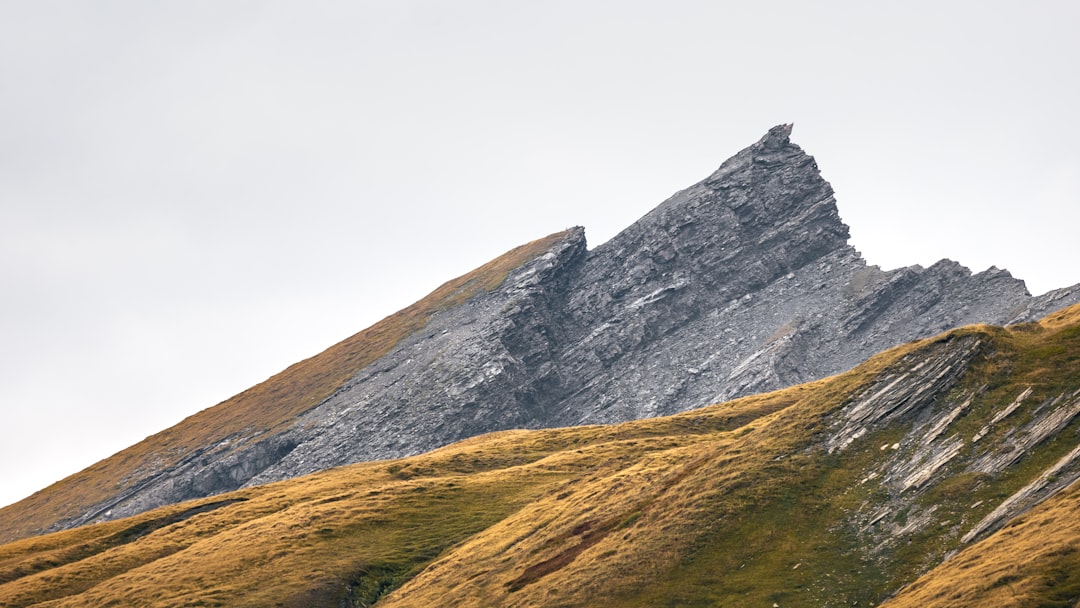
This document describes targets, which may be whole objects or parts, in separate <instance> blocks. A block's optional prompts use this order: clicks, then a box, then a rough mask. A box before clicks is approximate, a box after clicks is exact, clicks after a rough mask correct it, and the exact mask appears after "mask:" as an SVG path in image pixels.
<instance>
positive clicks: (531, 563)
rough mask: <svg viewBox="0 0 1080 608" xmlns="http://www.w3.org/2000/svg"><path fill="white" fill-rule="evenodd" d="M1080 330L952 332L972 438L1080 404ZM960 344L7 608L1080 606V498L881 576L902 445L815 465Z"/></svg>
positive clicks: (994, 488)
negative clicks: (875, 482)
mask: <svg viewBox="0 0 1080 608" xmlns="http://www.w3.org/2000/svg"><path fill="white" fill-rule="evenodd" d="M1077 327H1080V325H1075V324H1074V325H1070V324H1061V325H1054V326H1046V327H1044V326H1041V325H1035V326H1025V327H1017V328H1011V329H1005V330H1003V329H1000V328H991V327H973V328H966V329H963V330H959V331H957V332H954V333H953V336H956V335H964V334H977V335H979V336H980V337H981V338H982V339H983V340H984V341H985V342H986V343H987V345H988V346H987V348H985V349H983V351H982V354H981V355H980V356H981V357H982V358H981V359H980V360H979V361H976V362H974V363H973V364H972V366H971V367H970V371H969V375H970V377H969V378H965V380H964V381H963V383H962V384H963V386H961V387H959V389H958V390H968V388H969V387H970V385H977V386H983V385H986V386H989V385H990V384H991V381H993V382H994V383H996V384H995V385H994V387H991V388H987V390H986V399H989V400H991V401H993V402H992V403H984V404H980V405H979V406H973V408H972V411H971V413H970V414H969V415H968V417H977V416H980V415H983V413H986V412H991V411H992V410H993V409H994V408H995V407H999V406H1000V405H1001V403H1002V402H1004V403H1007V400H1008V399H1012V398H1013V397H1014V396H1015V395H1016V393H1017V392H1018V387H1020V386H1028V385H1030V384H1031V383H1032V382H1036V383H1038V382H1044V383H1045V384H1041V385H1039V387H1038V391H1042V392H1043V393H1046V391H1056V390H1060V389H1061V388H1062V387H1064V386H1071V387H1072V389H1070V390H1075V389H1076V388H1077V387H1080V371H1078V369H1077V368H1078V367H1080V366H1078V364H1077V363H1076V356H1077V354H1080V344H1078V343H1077V341H1078V340H1080V338H1077V335H1078V331H1077ZM945 340H947V338H938V339H935V340H925V341H921V342H915V343H911V344H906V345H903V346H901V347H898V348H896V349H893V350H891V351H888V352H886V353H883V354H881V355H879V356H877V357H874V358H873V359H871V360H870V361H868V362H867V363H865V364H863V365H862V366H860V367H858V368H856V369H855V370H852V371H851V372H848V373H846V374H842V375H839V376H835V377H832V378H827V379H824V380H821V381H818V382H814V383H810V384H806V385H801V386H797V387H793V388H790V389H785V390H783V391H777V392H774V393H769V394H765V395H757V396H753V397H747V398H744V399H739V400H735V401H732V402H729V403H724V404H718V405H714V406H710V407H707V408H703V409H700V410H696V411H692V412H687V413H685V414H680V415H677V416H671V417H666V418H659V419H652V420H641V421H635V422H629V423H624V424H619V425H611V426H588V427H576V428H568V429H550V430H541V431H506V432H501V433H495V434H491V435H486V436H482V437H476V438H473V439H469V440H466V441H463V442H460V443H457V444H454V445H451V446H447V447H445V448H442V449H439V450H435V451H433V452H430V453H428V454H424V455H420V456H416V457H412V458H407V459H402V460H397V461H391V462H374V463H361V464H356V465H351V466H348V467H342V468H339V469H334V470H330V471H324V472H322V473H318V474H315V475H311V476H307V477H303V478H298V479H294V480H289V481H285V482H280V483H276V484H270V485H266V486H262V487H258V488H250V489H246V490H243V491H238V492H233V493H229V494H225V495H222V496H218V497H215V498H212V499H204V500H201V501H194V502H191V503H186V504H181V505H174V506H170V507H166V508H162V509H157V510H154V511H151V512H148V513H144V514H142V515H139V516H137V517H134V518H129V519H125V520H121V521H115V522H109V523H105V524H98V525H94V526H87V527H84V528H79V529H76V530H70V531H67V532H62V533H58V534H53V535H47V536H42V537H37V538H29V539H24V540H21V541H17V542H15V543H11V544H8V545H3V546H0V606H5V607H7V606H12V607H14V606H30V605H37V606H50V607H56V606H87V605H91V606H149V607H166V606H168V607H173V606H334V607H336V606H340V605H343V604H342V603H343V602H344V603H345V605H352V606H370V605H372V604H375V603H376V602H377V605H378V606H380V607H382V606H385V607H413V606H440V605H453V606H462V607H469V606H472V607H493V606H582V607H584V606H597V605H604V606H619V607H627V608H629V607H645V606H649V607H654V606H715V605H723V606H763V605H764V606H771V605H773V604H774V603H776V604H778V605H780V606H784V607H785V608H788V607H791V606H815V607H816V606H829V605H845V606H850V605H853V602H858V605H860V606H863V605H870V604H871V603H874V604H877V603H880V602H881V601H882V599H883V598H885V597H886V596H887V595H888V594H889V593H890V592H892V591H895V590H896V589H898V588H899V587H901V586H902V585H905V584H908V585H909V586H908V587H907V588H906V589H905V590H904V591H903V592H902V593H901V594H900V595H899V596H898V597H897V598H896V599H895V600H894V602H896V603H895V604H894V605H896V606H907V605H920V606H921V605H950V606H952V605H956V606H982V605H999V604H1000V605H1017V606H1022V605H1023V606H1028V605H1030V606H1044V605H1045V606H1056V605H1069V604H1068V602H1070V601H1071V602H1073V603H1075V601H1076V600H1075V594H1076V593H1077V589H1078V588H1080V583H1078V581H1077V578H1076V576H1077V575H1076V573H1077V572H1078V571H1080V569H1078V566H1080V564H1078V561H1077V556H1078V555H1080V544H1078V543H1080V532H1077V531H1078V530H1080V507H1078V506H1077V505H1078V504H1080V502H1078V500H1077V499H1078V498H1080V489H1077V488H1073V489H1072V490H1071V491H1069V493H1068V494H1062V495H1061V496H1059V497H1058V498H1056V499H1054V500H1052V501H1050V502H1047V503H1046V504H1045V505H1044V506H1042V507H1040V508H1039V509H1037V510H1036V511H1033V512H1032V513H1031V514H1029V515H1028V516H1026V517H1024V518H1021V519H1019V520H1017V521H1015V522H1013V523H1012V524H1011V525H1009V526H1007V527H1006V528H1004V529H1002V530H1001V531H999V532H997V533H996V534H994V535H993V536H990V537H989V538H987V539H986V540H984V541H982V542H980V543H979V544H977V545H974V546H972V547H970V548H968V549H966V550H965V551H963V552H961V553H960V554H959V555H958V556H957V557H956V558H954V559H953V560H952V561H950V562H947V563H946V564H944V565H943V566H942V567H941V568H939V569H938V570H935V571H933V572H931V573H930V574H929V575H928V576H927V577H924V578H923V579H920V580H919V582H914V581H915V579H916V578H917V576H918V573H919V572H921V571H924V570H925V569H926V568H927V567H929V566H932V565H933V564H927V563H926V560H927V556H928V555H937V553H934V551H939V550H941V549H942V548H943V547H944V548H948V547H952V546H956V545H957V544H958V541H957V539H956V536H955V535H952V536H950V535H949V533H947V532H940V531H938V532H933V533H927V534H924V535H920V536H914V537H912V538H910V539H909V542H907V543H906V544H904V545H902V546H901V547H899V548H898V549H896V550H895V551H893V552H891V553H888V554H883V555H879V556H876V557H875V556H871V555H870V554H869V553H868V552H867V548H866V547H863V546H861V545H860V544H859V543H860V540H861V539H860V537H858V536H857V534H856V532H855V531H853V530H852V529H850V527H848V525H847V524H846V523H845V522H847V521H848V520H847V519H846V517H847V514H848V513H851V512H853V511H856V510H858V509H860V508H862V506H863V505H864V504H865V503H866V501H870V500H875V499H877V498H876V497H875V494H874V492H876V491H878V490H875V489H874V488H873V487H872V484H863V483H860V481H859V480H860V479H863V478H865V475H866V471H867V470H868V469H869V468H871V467H873V466H874V465H875V463H876V462H877V460H876V459H878V458H880V455H881V454H882V452H881V450H880V449H879V446H880V445H882V444H883V443H886V442H887V441H886V440H888V441H891V438H892V437H894V436H896V435H897V434H898V433H902V432H903V429H902V428H899V427H898V428H891V427H889V428H882V429H878V430H875V431H872V432H870V433H868V434H867V436H866V437H865V438H864V439H861V440H860V441H859V442H856V443H855V444H853V445H852V447H851V448H850V449H849V450H847V451H845V452H844V453H842V454H836V455H831V456H830V455H828V454H826V453H824V451H822V450H820V449H817V448H815V447H814V446H816V445H817V442H818V440H819V438H820V436H821V434H822V433H823V432H826V430H827V429H828V428H829V420H830V415H831V414H832V413H834V412H835V411H836V410H837V409H838V408H840V407H841V406H842V405H843V404H844V403H845V402H846V401H847V400H848V399H849V397H850V396H851V395H852V394H853V393H854V392H856V391H859V390H861V387H863V386H865V385H866V383H867V382H868V381H870V380H872V379H873V378H875V377H877V376H878V375H879V374H881V373H882V372H883V371H884V370H886V369H888V368H890V366H893V365H896V364H897V363H898V362H899V361H900V360H901V358H902V357H905V356H906V355H917V354H918V353H920V352H924V349H928V348H935V347H936V346H937V345H938V344H939V343H941V342H943V341H945ZM1042 369H1052V370H1056V371H1055V373H1054V374H1051V375H1049V376H1048V375H1045V374H1043V372H1042V371H1040V370H1042ZM1061 378H1065V380H1062V379H1061ZM1070 383H1071V384H1070ZM1003 400H1004V401H1003ZM980 408H981V409H980ZM980 412H982V413H980ZM960 423H963V424H975V425H977V424H978V421H976V420H967V421H965V420H961V422H959V423H958V424H960ZM1078 426H1080V424H1074V425H1073V426H1072V427H1069V428H1067V429H1066V431H1065V434H1066V437H1065V439H1063V440H1053V441H1047V442H1045V443H1044V444H1042V445H1041V446H1040V447H1039V453H1037V454H1033V455H1031V456H1030V457H1029V458H1028V459H1025V460H1024V461H1021V463H1019V464H1018V465H1017V467H1016V472H1013V473H1010V474H1008V475H1003V476H1001V478H1000V479H980V480H979V483H980V484H981V488H980V489H979V490H978V491H977V492H976V494H977V495H978V496H985V497H988V498H990V497H997V500H998V501H1000V500H1001V498H1003V497H1004V496H1008V495H1009V494H1010V493H1011V492H1012V491H1014V489H1015V488H1016V487H1017V486H1018V484H1023V483H1025V481H1026V479H1029V478H1031V477H1032V476H1033V475H1037V474H1038V472H1039V471H1040V470H1042V469H1043V468H1045V467H1044V466H1043V464H1044V463H1045V461H1047V460H1048V459H1051V460H1052V459H1054V458H1057V457H1058V456H1059V453H1060V451H1061V450H1062V449H1071V446H1070V445H1066V444H1068V438H1069V437H1074V436H1075V433H1076V429H1077V427H1078ZM965 432H966V431H965ZM957 479H958V480H959V481H958V482H957V484H953V485H948V484H946V485H947V487H943V488H942V489H941V490H940V491H938V492H936V493H933V494H931V493H928V494H927V495H926V496H927V497H928V498H934V499H935V500H939V501H941V509H942V510H943V511H944V510H949V509H954V508H956V506H957V505H962V506H963V508H965V509H967V508H968V505H970V504H971V502H972V501H973V500H974V498H972V497H971V496H969V495H968V493H969V490H970V484H968V482H969V481H971V480H970V479H968V478H964V477H958V478H957ZM953 486H956V487H953ZM957 488H959V489H957ZM954 503H955V504H954ZM991 506H992V505H990V504H987V508H989V507H991ZM1047 535H1049V536H1052V537H1053V538H1054V539H1055V540H1054V541H1053V542H1047V540H1046V538H1047ZM950 543H951V544H950ZM1017 556H1022V557H1021V558H1020V559H1017ZM1025 560H1026V561H1025ZM1020 562H1022V563H1020ZM913 582H914V584H912V583H913ZM1005 594H1009V595H1008V597H1006V595H1005ZM909 597H910V598H912V599H910V600H909V599H907V598H909ZM904 602H907V603H904ZM935 602H937V603H935ZM1062 602H1064V603H1062Z"/></svg>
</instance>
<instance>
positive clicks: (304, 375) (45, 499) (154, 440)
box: [0, 232, 567, 542]
mask: <svg viewBox="0 0 1080 608" xmlns="http://www.w3.org/2000/svg"><path fill="white" fill-rule="evenodd" d="M566 235H567V232H560V233H556V234H552V235H550V236H548V237H545V238H543V239H538V240H536V241H533V242H531V243H527V244H525V245H522V246H520V247H517V248H515V249H513V250H511V251H509V252H507V253H505V254H503V255H502V256H500V257H498V258H496V259H494V260H492V261H491V262H488V263H487V264H485V265H483V266H481V267H480V268H477V269H476V270H474V271H472V272H470V273H468V274H466V275H463V276H461V277H458V278H456V279H454V280H452V281H448V282H446V283H445V284H443V285H442V286H440V287H439V288H438V289H436V290H435V291H433V292H432V293H431V294H429V295H428V296H427V297H425V298H424V299H422V300H420V301H419V302H416V303H415V304H413V305H411V306H409V307H408V308H405V309H403V310H401V311H398V312H396V313H394V314H392V315H390V316H389V317H387V318H385V319H383V320H382V321H379V322H378V323H376V324H375V325H372V326H371V327H369V328H367V329H365V330H363V331H361V332H360V333H358V334H356V335H354V336H352V337H350V338H347V339H345V340H343V341H341V342H339V343H337V344H335V345H333V346H331V347H330V348H328V349H326V350H325V351H323V352H322V353H320V354H318V355H316V356H314V357H311V358H309V359H305V360H303V361H301V362H299V363H296V364H295V365H292V366H290V367H289V368H288V369H286V370H284V371H282V372H281V373H279V374H277V375H275V376H273V377H271V378H270V379H268V380H266V381H265V382H262V383H261V384H257V385H255V386H254V387H252V388H250V389H248V390H246V391H244V392H242V393H240V394H238V395H236V396H234V397H232V398H230V399H228V400H226V401H223V402H222V403H220V404H218V405H216V406H214V407H211V408H208V409H206V410H203V411H201V412H199V413H197V414H195V415H193V416H190V417H189V418H187V419H185V420H184V421H182V422H181V423H179V424H177V425H176V426H173V427H171V428H169V429H166V430H164V431H162V432H160V433H157V434H155V435H152V436H150V437H147V438H146V439H144V440H143V441H141V442H139V443H137V444H135V445H133V446H132V447H130V448H127V449H125V450H123V451H121V452H119V453H117V454H115V455H113V456H111V457H109V458H107V459H105V460H102V461H101V462H99V463H97V464H95V465H93V466H91V467H89V468H87V469H85V470H83V471H80V472H79V473H76V474H75V475H72V476H70V477H68V478H66V479H63V480H61V481H59V482H57V483H55V484H53V485H51V486H49V487H47V488H45V489H44V490H41V491H40V492H37V493H35V494H34V495H33V496H31V497H29V498H27V499H25V500H23V501H20V502H19V503H16V504H14V505H10V506H8V507H5V508H4V509H3V510H2V511H0V513H2V516H0V542H4V541H10V540H13V539H17V538H22V537H25V536H30V535H32V534H40V533H41V532H43V531H47V530H49V529H50V528H52V529H55V527H56V525H57V522H61V523H62V522H64V521H65V520H67V519H68V518H71V517H73V516H75V515H77V514H80V513H84V512H86V511H87V510H88V509H93V508H94V507H95V506H96V505H98V504H99V503H101V502H102V501H103V500H106V499H109V498H114V497H116V496H118V495H119V496H123V495H124V494H125V492H131V491H134V490H137V489H138V488H137V487H136V486H137V485H138V484H139V483H145V481H146V477H147V475H148V474H152V472H148V469H152V468H156V469H166V468H168V467H170V466H173V465H175V464H176V463H179V462H182V461H184V460H185V459H193V458H197V457H205V456H207V455H208V452H214V451H217V452H225V453H227V452H229V451H230V450H233V449H235V448H236V447H237V446H238V445H242V444H243V443H246V442H251V441H255V440H257V439H258V438H259V437H260V436H263V435H268V434H271V433H272V432H274V431H276V430H280V429H281V428H283V427H284V426H286V425H287V424H289V423H290V422H292V421H294V420H295V419H296V418H297V417H298V416H299V415H301V414H303V413H304V412H305V411H307V410H308V409H309V408H311V407H313V406H315V405H317V404H318V403H319V402H321V401H322V400H323V399H325V398H326V397H327V396H329V395H330V394H331V393H333V392H334V391H335V390H337V389H338V388H340V387H341V385H342V384H344V383H345V382H346V381H347V380H348V379H349V378H351V377H352V376H353V375H354V374H355V373H356V372H357V371H359V370H360V369H362V368H364V367H365V366H367V365H369V364H370V363H371V362H373V361H375V360H377V359H378V358H380V357H382V356H383V355H385V354H386V353H387V352H388V351H389V350H390V349H391V348H393V347H394V345H395V344H397V343H398V342H399V341H401V340H402V339H404V338H406V337H407V336H409V335H411V334H412V333H414V332H416V331H418V330H420V329H422V328H423V327H424V325H425V324H426V323H427V322H428V320H429V319H430V318H431V316H432V315H434V314H437V313H438V312H439V311H442V310H446V309H448V308H451V307H453V306H457V305H459V304H461V303H462V302H465V301H466V300H468V299H469V298H471V297H473V296H475V295H477V294H478V293H482V292H484V291H489V290H492V289H494V288H495V287H497V286H498V285H499V284H500V283H502V281H503V280H504V279H505V277H506V276H507V274H508V273H509V272H510V271H511V270H513V269H514V268H517V267H518V266H520V265H521V264H523V263H525V262H526V261H528V260H530V259H532V258H534V257H536V256H538V255H540V254H541V253H543V252H544V251H546V250H547V249H549V248H550V247H551V246H552V244H553V243H555V242H557V241H559V240H560V239H563V238H564V237H565V236H566ZM219 457H220V456H219ZM233 487H236V486H233ZM106 508H107V507H102V508H101V510H102V511H104V510H105V509H106ZM84 519H85V520H92V519H93V515H91V516H90V517H85V518H84Z"/></svg>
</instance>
